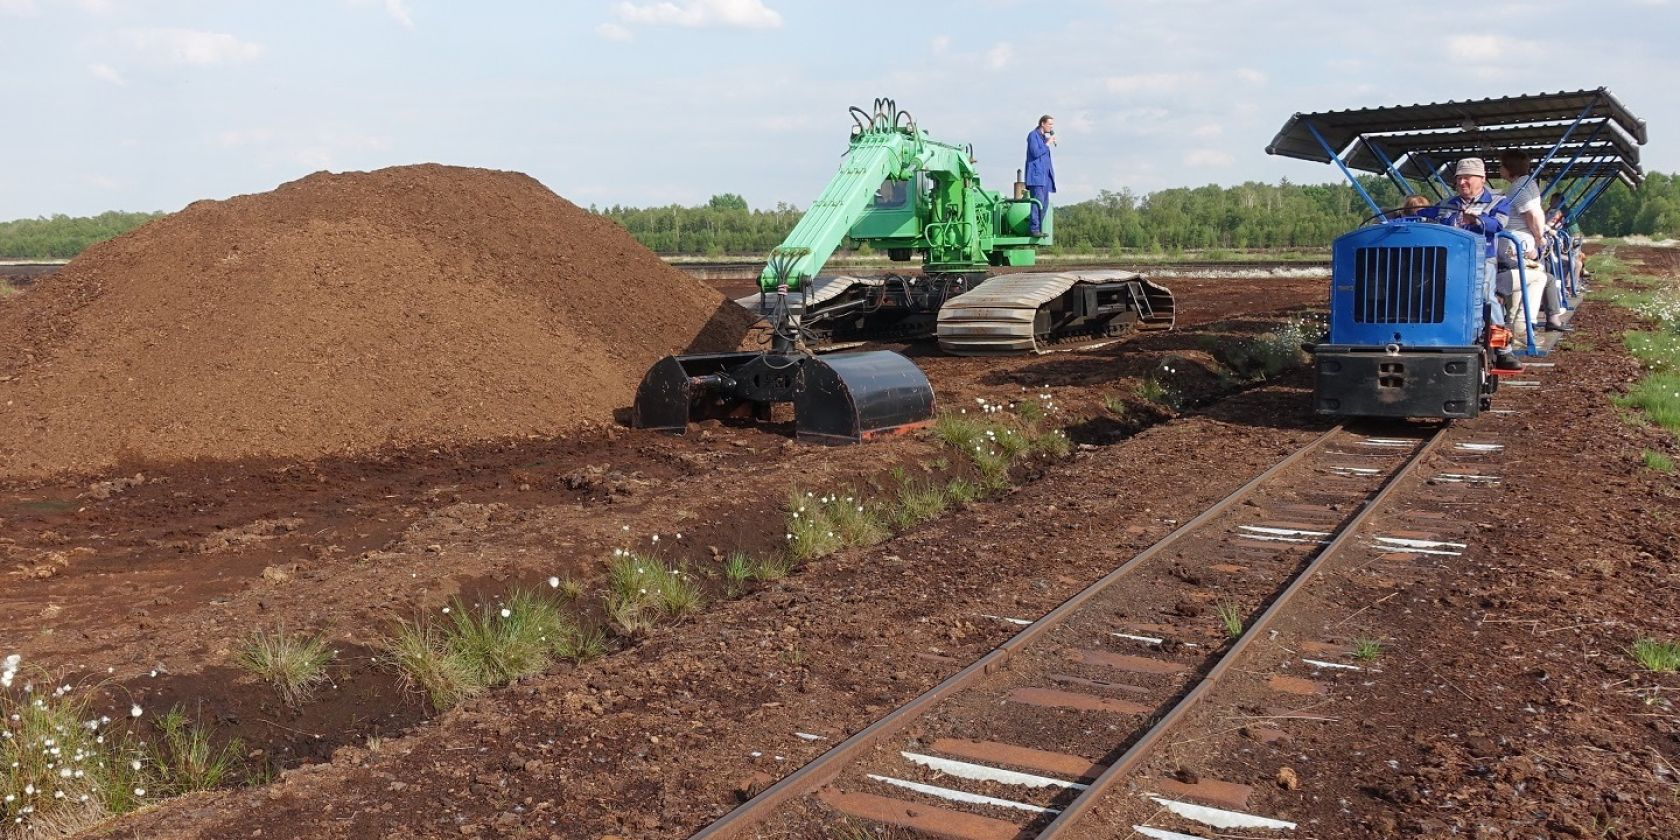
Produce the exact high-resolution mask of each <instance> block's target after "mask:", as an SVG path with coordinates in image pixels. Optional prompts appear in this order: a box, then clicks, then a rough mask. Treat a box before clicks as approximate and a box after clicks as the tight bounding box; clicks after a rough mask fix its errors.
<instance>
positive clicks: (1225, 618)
mask: <svg viewBox="0 0 1680 840" xmlns="http://www.w3.org/2000/svg"><path fill="white" fill-rule="evenodd" d="M1215 612H1216V613H1217V614H1218V616H1219V623H1220V625H1221V626H1223V627H1224V628H1225V635H1226V636H1229V637H1231V638H1233V639H1235V638H1237V637H1238V636H1241V635H1242V634H1243V614H1242V608H1241V607H1239V606H1237V605H1236V604H1234V603H1232V602H1230V601H1221V602H1219V606H1218V607H1216V608H1215Z"/></svg>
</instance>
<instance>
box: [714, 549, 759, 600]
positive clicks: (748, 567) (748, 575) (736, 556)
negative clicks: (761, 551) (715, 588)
mask: <svg viewBox="0 0 1680 840" xmlns="http://www.w3.org/2000/svg"><path fill="white" fill-rule="evenodd" d="M757 566H758V563H757V562H756V561H754V560H753V559H752V558H751V557H749V556H748V555H747V554H746V552H742V551H731V552H729V556H728V557H725V558H724V559H723V580H724V585H725V586H726V587H727V588H728V590H729V592H730V594H734V593H736V592H740V591H741V590H742V589H745V588H746V586H747V584H748V583H751V582H752V581H753V580H755V579H756V576H755V575H754V572H756V571H757Z"/></svg>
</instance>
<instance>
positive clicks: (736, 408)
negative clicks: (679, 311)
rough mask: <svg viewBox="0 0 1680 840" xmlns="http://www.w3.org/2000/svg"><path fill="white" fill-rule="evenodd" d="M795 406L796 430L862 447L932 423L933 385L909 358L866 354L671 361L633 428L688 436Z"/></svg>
mask: <svg viewBox="0 0 1680 840" xmlns="http://www.w3.org/2000/svg"><path fill="white" fill-rule="evenodd" d="M786 402H791V403H793V412H794V429H795V432H796V435H797V436H798V438H799V439H800V440H803V441H810V442H813V443H825V444H842V443H858V442H860V441H863V440H867V439H869V438H872V437H877V436H880V435H886V434H894V433H901V432H907V431H910V430H913V429H917V428H921V427H923V426H926V425H927V424H928V423H930V422H932V418H933V386H932V385H930V384H928V380H927V376H926V375H924V374H923V373H922V371H921V369H920V368H918V367H916V366H915V364H913V363H912V362H911V361H910V360H909V359H906V358H905V357H903V356H901V355H899V354H897V353H894V352H892V351H889V350H874V351H869V352H865V353H833V354H829V355H826V356H812V355H807V354H803V353H774V352H770V353H715V354H706V355H694V356H667V357H665V358H663V359H660V360H659V361H658V362H657V363H655V364H654V366H653V367H652V368H650V369H649V370H648V372H647V375H646V376H644V377H643V378H642V383H641V385H640V386H638V387H637V389H636V403H635V406H634V407H633V408H632V410H631V425H633V426H635V427H636V428H638V429H657V430H660V431H665V432H672V433H675V434H681V433H682V432H684V431H685V430H687V428H688V424H689V423H690V422H697V421H701V420H712V419H723V418H728V417H740V418H750V419H754V420H759V421H765V420H769V419H770V410H771V408H772V407H773V406H774V405H775V404H776V403H786Z"/></svg>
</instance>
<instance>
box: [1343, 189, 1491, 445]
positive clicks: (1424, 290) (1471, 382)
mask: <svg viewBox="0 0 1680 840" xmlns="http://www.w3.org/2000/svg"><path fill="white" fill-rule="evenodd" d="M1486 248H1487V242H1486V240H1485V239H1483V238H1482V237H1481V236H1479V235H1476V234H1473V233H1470V232H1468V231H1464V230H1460V229H1458V228H1455V227H1448V226H1446V225H1438V224H1432V223H1431V222H1429V221H1426V220H1423V219H1419V218H1416V217H1407V218H1401V219H1391V220H1387V221H1385V222H1384V223H1383V224H1378V225H1372V226H1369V227H1363V228H1360V229H1358V230H1355V231H1352V232H1351V233H1346V234H1343V235H1342V236H1340V237H1338V238H1337V239H1336V241H1335V244H1334V245H1333V246H1332V247H1331V261H1330V266H1331V267H1330V274H1331V279H1330V321H1329V331H1328V333H1327V334H1326V335H1325V337H1324V340H1323V341H1322V342H1321V343H1319V344H1317V345H1315V346H1314V347H1312V348H1311V349H1312V354H1313V359H1314V367H1315V369H1316V372H1317V376H1316V379H1315V383H1314V386H1313V407H1314V410H1315V411H1317V412H1318V413H1320V414H1334V415H1355V416H1368V417H1474V416H1476V414H1477V413H1478V412H1479V411H1480V410H1481V409H1482V408H1484V407H1485V400H1486V399H1487V397H1488V396H1489V395H1491V394H1492V393H1493V390H1494V388H1495V387H1497V380H1496V379H1495V377H1494V376H1493V375H1492V374H1491V372H1490V368H1491V365H1490V361H1491V360H1490V359H1489V354H1488V349H1487V319H1486V317H1485V315H1484V314H1483V305H1484V304H1485V303H1486V301H1485V300H1484V299H1483V294H1484V292H1483V281H1482V263H1483V261H1484V256H1483V255H1484V252H1485V250H1486Z"/></svg>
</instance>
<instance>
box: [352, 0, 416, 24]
mask: <svg viewBox="0 0 1680 840" xmlns="http://www.w3.org/2000/svg"><path fill="white" fill-rule="evenodd" d="M349 2H350V5H352V6H356V7H358V8H360V7H366V6H372V5H376V4H377V5H378V6H380V7H381V8H383V9H384V10H385V14H387V15H389V16H390V17H391V19H392V20H394V21H396V22H397V23H399V24H402V25H403V26H405V27H407V28H409V29H413V28H414V15H413V14H412V13H411V12H410V10H409V8H408V0H349Z"/></svg>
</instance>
